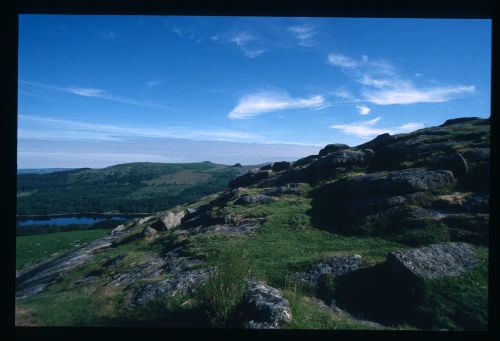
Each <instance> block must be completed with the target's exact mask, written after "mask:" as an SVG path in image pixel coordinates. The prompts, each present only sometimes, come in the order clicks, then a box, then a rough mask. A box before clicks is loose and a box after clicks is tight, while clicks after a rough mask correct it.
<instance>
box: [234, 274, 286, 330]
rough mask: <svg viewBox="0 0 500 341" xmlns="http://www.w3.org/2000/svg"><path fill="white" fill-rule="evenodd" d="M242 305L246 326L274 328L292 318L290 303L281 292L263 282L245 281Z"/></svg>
mask: <svg viewBox="0 0 500 341" xmlns="http://www.w3.org/2000/svg"><path fill="white" fill-rule="evenodd" d="M242 306H243V313H244V315H245V318H246V320H247V322H246V323H245V327H246V328H257V329H262V328H265V329H276V328H279V327H280V326H282V325H283V324H285V323H288V322H290V321H291V320H292V310H291V308H290V304H289V303H288V300H286V299H285V298H283V294H282V292H281V291H280V290H278V289H276V288H273V287H270V286H268V285H266V284H265V283H263V282H258V281H247V292H246V295H245V298H244V300H243V305H242Z"/></svg>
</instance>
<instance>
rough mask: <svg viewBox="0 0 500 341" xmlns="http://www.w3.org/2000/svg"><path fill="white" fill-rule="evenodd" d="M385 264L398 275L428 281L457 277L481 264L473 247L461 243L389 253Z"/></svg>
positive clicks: (434, 245)
mask: <svg viewBox="0 0 500 341" xmlns="http://www.w3.org/2000/svg"><path fill="white" fill-rule="evenodd" d="M387 263H388V264H389V265H390V267H391V269H392V271H393V273H395V274H397V275H401V276H410V277H414V278H427V279H434V278H439V277H447V276H459V275H461V274H463V273H464V272H466V271H468V270H471V269H474V268H476V267H478V266H479V265H480V264H481V262H480V260H479V259H478V258H477V256H476V248H475V247H474V246H473V245H471V244H467V243H461V242H454V243H444V244H433V245H428V246H424V247H421V248H417V249H411V250H403V251H395V252H391V253H390V254H389V255H388V256H387Z"/></svg>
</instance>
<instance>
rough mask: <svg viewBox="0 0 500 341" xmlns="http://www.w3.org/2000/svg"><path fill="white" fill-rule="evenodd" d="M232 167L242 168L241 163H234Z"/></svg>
mask: <svg viewBox="0 0 500 341" xmlns="http://www.w3.org/2000/svg"><path fill="white" fill-rule="evenodd" d="M233 167H243V166H242V165H241V163H235V164H234V165H233Z"/></svg>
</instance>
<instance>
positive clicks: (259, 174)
mask: <svg viewBox="0 0 500 341" xmlns="http://www.w3.org/2000/svg"><path fill="white" fill-rule="evenodd" d="M269 175H270V171H269V170H260V171H250V172H247V173H245V174H243V175H241V176H238V177H236V178H234V179H233V180H231V181H229V185H228V186H229V187H231V188H236V187H246V186H250V185H252V184H254V183H256V182H257V181H259V180H263V179H267V178H268V177H269Z"/></svg>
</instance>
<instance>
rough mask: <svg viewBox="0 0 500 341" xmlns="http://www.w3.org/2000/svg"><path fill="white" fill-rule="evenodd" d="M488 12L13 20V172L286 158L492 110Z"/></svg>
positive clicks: (22, 17) (485, 114)
mask: <svg viewBox="0 0 500 341" xmlns="http://www.w3.org/2000/svg"><path fill="white" fill-rule="evenodd" d="M490 76H491V20H490V19H467V20H465V19H382V18H299V17H296V18H290V17H203V16H198V17H193V16H140V15H120V16H107V15H99V16H98V15H71V16H70V15H26V14H21V15H20V16H19V78H18V90H19V91H18V93H19V97H18V149H17V151H18V159H17V163H18V166H19V169H40V168H104V167H108V166H111V165H116V164H123V163H132V162H160V163H189V162H202V161H206V160H209V161H211V162H214V163H218V164H224V165H232V164H235V163H241V164H248V165H253V164H261V163H266V162H274V161H294V160H297V159H299V158H301V157H305V156H308V155H311V154H317V152H318V151H319V149H321V148H322V147H324V146H325V145H327V144H330V143H345V144H348V145H350V146H353V147H354V146H357V145H359V144H362V143H364V142H367V141H369V140H371V139H373V138H375V137H376V136H377V135H380V134H383V133H390V134H397V133H407V132H411V131H415V130H418V129H421V128H425V127H430V126H435V125H439V124H442V123H443V122H444V121H446V120H447V119H453V118H458V117H466V116H467V117H469V116H476V117H480V118H487V117H489V116H490V97H491V84H490Z"/></svg>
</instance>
